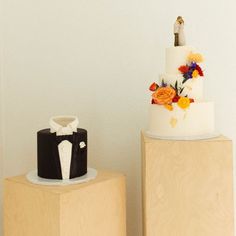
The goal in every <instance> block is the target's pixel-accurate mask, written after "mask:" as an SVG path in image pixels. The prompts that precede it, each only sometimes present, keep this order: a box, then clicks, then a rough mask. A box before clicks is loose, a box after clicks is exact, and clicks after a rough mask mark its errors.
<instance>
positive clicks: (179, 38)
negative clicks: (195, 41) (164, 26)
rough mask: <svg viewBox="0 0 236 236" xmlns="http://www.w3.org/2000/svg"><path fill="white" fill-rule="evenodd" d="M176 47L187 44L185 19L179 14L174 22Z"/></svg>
mask: <svg viewBox="0 0 236 236" xmlns="http://www.w3.org/2000/svg"><path fill="white" fill-rule="evenodd" d="M174 35H175V43H174V45H175V47H176V46H184V45H185V36H184V20H183V18H182V16H178V17H177V19H176V21H175V24H174Z"/></svg>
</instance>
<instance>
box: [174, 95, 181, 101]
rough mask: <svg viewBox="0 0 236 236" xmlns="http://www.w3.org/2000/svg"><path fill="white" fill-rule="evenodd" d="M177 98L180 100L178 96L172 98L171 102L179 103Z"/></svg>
mask: <svg viewBox="0 0 236 236" xmlns="http://www.w3.org/2000/svg"><path fill="white" fill-rule="evenodd" d="M179 98H180V96H178V95H177V96H175V97H174V98H173V100H172V102H178V101H179Z"/></svg>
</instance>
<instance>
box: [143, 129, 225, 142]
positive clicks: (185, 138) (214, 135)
mask: <svg viewBox="0 0 236 236" xmlns="http://www.w3.org/2000/svg"><path fill="white" fill-rule="evenodd" d="M145 134H146V135H147V136H148V137H150V138H155V139H163V140H179V141H189V140H190V141H191V140H204V139H211V138H217V137H219V136H220V135H221V134H220V133H219V132H217V131H215V132H212V133H209V134H203V135H195V136H175V137H172V136H160V135H157V134H154V133H152V132H149V131H145Z"/></svg>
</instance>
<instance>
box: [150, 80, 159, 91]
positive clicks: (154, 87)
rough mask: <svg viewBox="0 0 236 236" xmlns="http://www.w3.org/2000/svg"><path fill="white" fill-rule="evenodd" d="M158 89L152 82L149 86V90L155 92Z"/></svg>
mask: <svg viewBox="0 0 236 236" xmlns="http://www.w3.org/2000/svg"><path fill="white" fill-rule="evenodd" d="M157 89H158V85H157V84H156V83H155V82H154V83H152V84H151V85H150V87H149V90H150V91H152V92H155V91H156V90H157Z"/></svg>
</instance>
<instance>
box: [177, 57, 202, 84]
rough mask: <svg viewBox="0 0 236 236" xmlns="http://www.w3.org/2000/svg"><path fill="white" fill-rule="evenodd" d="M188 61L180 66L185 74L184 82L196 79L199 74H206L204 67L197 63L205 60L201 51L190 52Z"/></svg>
mask: <svg viewBox="0 0 236 236" xmlns="http://www.w3.org/2000/svg"><path fill="white" fill-rule="evenodd" d="M187 60H188V63H187V64H186V65H182V66H180V67H179V68H178V69H179V71H180V72H181V73H182V74H183V77H184V79H183V84H184V83H185V82H186V81H187V80H189V79H195V78H197V77H198V76H204V74H203V71H202V68H201V67H200V66H199V65H198V64H197V63H201V62H203V57H202V55H201V54H200V53H190V54H189V56H188V59H187Z"/></svg>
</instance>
